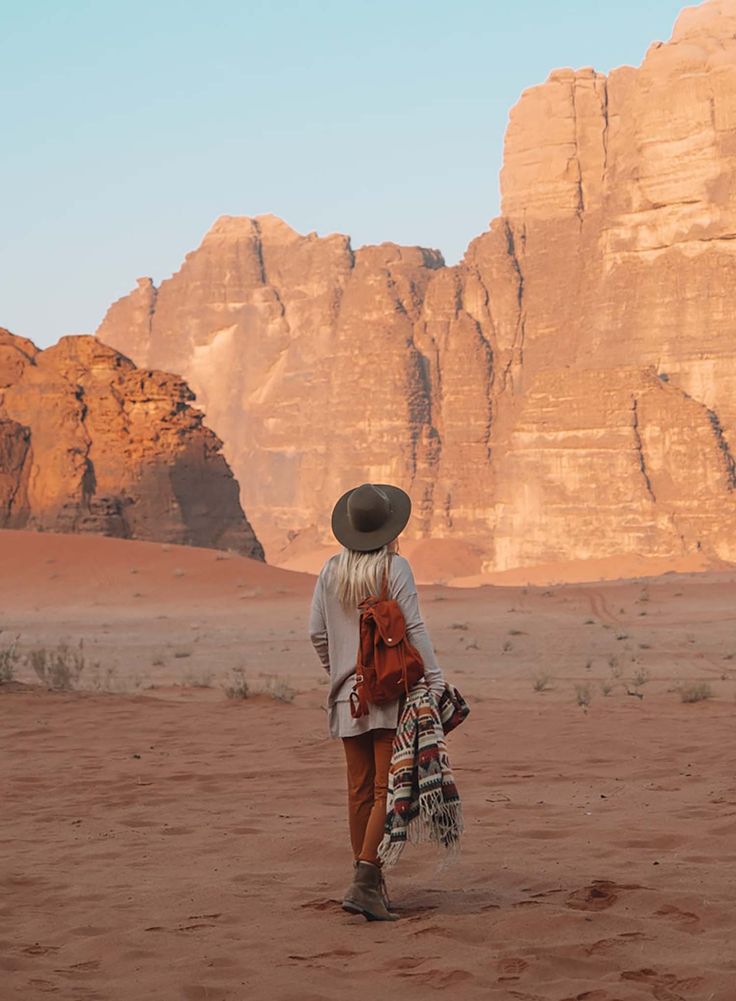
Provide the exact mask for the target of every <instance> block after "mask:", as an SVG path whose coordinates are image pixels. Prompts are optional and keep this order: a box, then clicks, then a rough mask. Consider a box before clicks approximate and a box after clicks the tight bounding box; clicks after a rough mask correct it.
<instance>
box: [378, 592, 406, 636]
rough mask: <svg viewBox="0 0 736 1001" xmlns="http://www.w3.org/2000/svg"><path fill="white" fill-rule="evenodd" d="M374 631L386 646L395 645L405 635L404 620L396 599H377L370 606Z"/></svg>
mask: <svg viewBox="0 0 736 1001" xmlns="http://www.w3.org/2000/svg"><path fill="white" fill-rule="evenodd" d="M371 613H372V615H373V620H374V622H375V624H376V631H377V633H378V635H379V636H380V637H381V639H382V640H383V642H384V643H385V644H386V646H396V644H397V643H400V642H401V641H402V640H403V639H404V637H405V635H406V622H405V621H404V616H403V615H402V613H401V609H400V608H399V604H398V602H396V601H392V600H390V599H387V600H386V601H377V602H376V603H375V605H372V606H371Z"/></svg>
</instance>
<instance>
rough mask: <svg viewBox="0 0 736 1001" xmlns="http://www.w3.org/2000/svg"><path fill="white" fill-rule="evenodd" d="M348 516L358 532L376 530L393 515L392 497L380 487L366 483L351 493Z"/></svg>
mask: <svg viewBox="0 0 736 1001" xmlns="http://www.w3.org/2000/svg"><path fill="white" fill-rule="evenodd" d="M347 516H348V521H349V522H350V525H351V526H352V528H354V529H355V531H356V532H375V531H376V530H377V529H379V528H381V526H382V525H384V524H385V523H386V522H387V521H388V519H389V518H390V516H391V499H390V498H389V496H388V494H387V493H386V492H385V491H384V490H381V488H380V487H376V486H374V485H373V484H372V483H364V484H363V485H362V486H360V487H356V488H355V490H353V492H352V493H351V494H350V497H349V498H348V502H347Z"/></svg>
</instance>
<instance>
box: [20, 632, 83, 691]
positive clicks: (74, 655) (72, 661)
mask: <svg viewBox="0 0 736 1001" xmlns="http://www.w3.org/2000/svg"><path fill="white" fill-rule="evenodd" d="M29 660H30V662H31V667H32V668H33V670H34V671H35V673H36V676H37V677H38V679H39V681H41V683H42V684H44V685H45V686H46V687H47V688H48V689H50V690H51V691H71V690H72V689H74V688H76V687H77V685H78V684H79V679H80V677H81V676H82V673H83V671H84V669H85V667H86V666H87V662H86V660H85V656H84V640H80V641H79V643H78V645H77V646H76V647H70V646H69V645H68V644H67V643H59V644H58V646H56V647H52V648H51V649H46V647H40V648H39V649H37V650H31V652H30V654H29ZM96 666H97V667H99V665H96Z"/></svg>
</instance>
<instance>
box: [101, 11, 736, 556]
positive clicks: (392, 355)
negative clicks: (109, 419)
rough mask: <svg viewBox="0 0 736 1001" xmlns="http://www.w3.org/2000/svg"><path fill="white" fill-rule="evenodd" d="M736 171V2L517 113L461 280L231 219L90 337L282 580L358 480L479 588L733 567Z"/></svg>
mask: <svg viewBox="0 0 736 1001" xmlns="http://www.w3.org/2000/svg"><path fill="white" fill-rule="evenodd" d="M735 167H736V0H709V2H707V3H704V4H701V5H700V6H699V7H696V8H693V9H689V10H686V11H684V12H683V14H682V15H681V17H680V19H679V20H678V23H677V25H676V28H675V32H674V34H673V37H672V40H671V41H670V42H669V43H667V44H662V43H656V44H654V45H653V46H652V47H651V48H650V49H649V52H648V53H647V55H646V58H645V60H644V62H643V64H642V66H641V67H640V68H638V69H634V68H631V67H625V68H622V69H618V70H615V71H614V72H612V73H611V74H610V75H609V76H608V77H606V76H603V75H601V74H598V73H596V72H594V71H593V70H592V69H584V70H580V71H572V70H560V71H556V72H554V73H552V74H551V76H550V77H549V79H548V80H547V82H546V83H544V84H542V85H541V86H538V87H534V88H532V89H530V90H529V91H526V92H525V93H524V94H523V95H522V98H521V100H520V102H519V104H518V105H517V106H516V107H515V108H514V110H513V111H512V114H511V118H510V123H509V127H508V132H507V136H506V143H505V157H504V166H503V170H502V176H501V185H502V215H501V217H500V218H498V219H496V220H494V221H493V222H492V223H491V226H490V228H489V230H488V231H487V232H486V233H485V234H483V235H482V236H480V237H478V238H477V239H476V240H475V241H473V243H471V245H470V247H469V248H468V251H467V253H466V255H465V258H464V259H463V261H462V263H461V264H460V265H458V266H456V267H445V266H444V264H443V261H442V258H441V256H440V255H439V254H438V253H437V252H436V251H429V250H424V249H421V248H416V247H414V248H405V247H398V246H395V245H393V244H382V245H381V246H377V247H363V248H361V249H359V250H356V251H354V250H353V249H352V248H351V246H350V241H349V239H348V238H347V237H344V236H339V235H333V236H328V237H325V238H319V237H317V236H316V235H315V234H310V235H308V236H300V235H298V234H297V233H295V232H294V231H293V230H292V229H290V228H289V227H288V226H287V225H286V224H285V223H283V222H281V221H280V220H278V219H275V218H274V217H271V216H266V217H258V218H256V219H247V218H232V217H223V218H221V219H219V220H218V221H217V222H216V223H215V225H214V226H213V228H212V229H211V230H210V232H209V233H208V234H207V235H206V237H205V239H204V241H203V243H202V245H201V246H200V247H199V249H198V250H196V251H195V252H194V253H192V254H189V255H187V258H186V260H185V262H184V265H183V266H182V268H181V270H180V271H179V272H178V273H177V274H175V275H174V276H173V277H172V278H170V279H168V280H167V281H164V282H162V284H161V286H160V287H159V288H158V289H155V288H154V287H153V284H152V283H151V281H150V280H148V279H141V280H140V281H139V287H138V289H137V290H135V291H134V292H133V293H131V294H130V295H129V296H127V297H125V298H124V299H122V300H120V301H119V302H117V303H115V304H114V305H113V306H112V307H111V308H110V310H109V312H108V314H107V316H106V317H105V319H104V321H103V323H102V324H101V326H100V328H99V331H98V333H99V336H100V337H101V338H102V339H103V340H105V341H106V342H108V343H110V344H113V345H115V346H117V347H119V348H121V349H122V350H124V351H126V352H127V353H130V354H131V355H132V357H133V358H134V359H135V360H136V361H137V362H138V363H139V364H145V365H157V366H163V367H166V368H169V369H174V370H176V371H179V372H182V373H183V374H184V375H185V377H186V378H187V380H188V381H190V382H191V384H192V386H193V387H194V389H195V391H196V392H197V394H198V397H199V398H200V400H201V402H202V405H203V407H204V410H205V412H206V414H207V417H208V420H209V422H210V423H211V424H212V426H213V427H214V428H215V429H216V430H217V432H218V434H219V435H220V436H221V437H222V438H223V439H224V442H225V454H226V455H227V456H228V458H229V461H230V462H231V464H232V466H233V468H234V471H235V473H236V476H238V478H239V479H240V481H241V496H242V498H243V501H244V505H245V507H246V509H247V510H248V512H249V514H250V516H251V518H252V519H253V523H254V525H255V526H256V529H257V531H258V534H259V536H260V537H261V538H262V539H263V540H264V542H265V544H266V546H267V552H268V554H269V558H271V559H273V560H274V561H276V562H284V561H286V560H287V559H288V556H289V552H290V549H291V548H292V547H293V545H295V544H297V543H298V542H299V541H300V540H301V542H303V541H304V539H305V538H306V539H307V540H311V541H314V542H315V543H316V542H327V541H328V540H329V537H330V535H329V513H330V507H331V503H332V501H333V499H334V498H335V497H337V496H338V495H339V493H340V492H341V491H342V490H344V489H346V488H347V487H348V486H351V485H353V484H356V483H358V482H361V481H362V480H366V479H369V480H374V481H381V480H391V481H393V482H396V483H400V484H402V485H403V486H405V487H406V489H408V490H409V491H410V493H411V495H412V497H413V500H414V504H415V513H416V514H415V517H414V519H413V520H412V524H411V529H410V534H413V536H414V537H415V538H424V537H428V536H431V537H433V538H440V539H457V540H463V541H464V542H467V543H469V544H472V545H473V546H476V547H478V549H479V551H480V552H482V554H483V563H484V569H485V570H488V571H492V570H504V569H507V568H512V567H518V566H530V565H533V564H538V563H551V562H554V561H563V560H564V561H567V560H573V559H587V558H591V557H608V556H614V555H616V554H621V555H623V554H631V553H636V554H640V555H641V556H647V557H679V556H682V555H686V554H690V553H693V552H700V553H703V554H704V555H707V556H709V557H711V558H712V559H713V560H714V561H715V560H718V559H725V560H729V561H733V560H736V503H735V500H736V461H735V460H734V449H736V313H735V311H734V309H733V305H732V290H733V288H734V282H735V280H736V171H735ZM246 471H247V475H245V473H246Z"/></svg>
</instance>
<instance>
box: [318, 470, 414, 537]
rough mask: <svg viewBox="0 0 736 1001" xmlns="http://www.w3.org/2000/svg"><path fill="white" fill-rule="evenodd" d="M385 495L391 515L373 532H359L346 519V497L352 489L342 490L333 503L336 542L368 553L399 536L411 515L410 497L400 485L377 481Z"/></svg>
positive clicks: (354, 488)
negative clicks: (389, 505) (395, 485)
mask: <svg viewBox="0 0 736 1001" xmlns="http://www.w3.org/2000/svg"><path fill="white" fill-rule="evenodd" d="M374 485H375V486H377V487H380V488H381V490H383V491H385V492H386V493H387V494H388V497H389V500H390V502H391V514H390V515H389V517H388V519H387V520H386V521H385V522H384V523H383V525H381V527H380V528H377V529H376V530H375V531H374V532H359V531H357V529H355V528H353V526H352V525H351V524H350V519H349V518H348V500H349V498H350V495H351V494H352V493H353V490H356V489H357V487H353V489H352V490H348V491H347V493H344V494H343V495H342V497H341V498H340V500H339V501H338V502H337V504H335V507H334V508H333V511H332V532H333V534H334V536H335V538H336V539H337V541H338V542H339V543H341V544H342V545H343V546H345V548H346V549H354V550H356V551H357V552H359V553H368V552H370V551H371V550H373V549H381V547H382V546H385V545H386V543H387V542H391V541H392V540H393V539H395V538H396V536H397V535H399V534H400V533H401V532H402V531H403V530H404V528H406V523H407V522H408V520H409V518H410V516H411V498H410V497H409V494H407V493H406V491H404V490H402V489H401V487H394V486H392V485H391V484H390V483H376V484H374Z"/></svg>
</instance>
